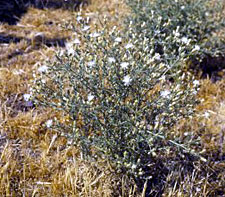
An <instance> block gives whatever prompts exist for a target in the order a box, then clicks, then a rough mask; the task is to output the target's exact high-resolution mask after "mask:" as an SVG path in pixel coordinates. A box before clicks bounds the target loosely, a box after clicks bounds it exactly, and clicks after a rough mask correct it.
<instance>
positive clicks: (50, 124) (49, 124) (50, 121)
mask: <svg viewBox="0 0 225 197" xmlns="http://www.w3.org/2000/svg"><path fill="white" fill-rule="evenodd" d="M52 123H53V120H48V121H47V122H46V126H47V127H48V128H50V127H51V126H52Z"/></svg>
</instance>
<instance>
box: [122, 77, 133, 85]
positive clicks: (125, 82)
mask: <svg viewBox="0 0 225 197" xmlns="http://www.w3.org/2000/svg"><path fill="white" fill-rule="evenodd" d="M131 80H132V79H131V78H130V76H129V75H126V76H125V77H124V78H123V82H124V85H125V86H127V85H129V84H130V82H131Z"/></svg>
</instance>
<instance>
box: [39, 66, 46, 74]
mask: <svg viewBox="0 0 225 197" xmlns="http://www.w3.org/2000/svg"><path fill="white" fill-rule="evenodd" d="M47 70H48V66H46V65H44V66H41V67H39V68H38V72H40V73H43V72H46V71H47Z"/></svg>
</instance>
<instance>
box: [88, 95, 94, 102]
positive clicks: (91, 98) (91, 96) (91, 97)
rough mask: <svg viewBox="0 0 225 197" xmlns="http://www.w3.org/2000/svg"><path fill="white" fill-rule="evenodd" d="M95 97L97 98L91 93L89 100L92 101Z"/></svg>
mask: <svg viewBox="0 0 225 197" xmlns="http://www.w3.org/2000/svg"><path fill="white" fill-rule="evenodd" d="M94 98H95V97H94V96H93V95H91V94H89V95H88V101H89V102H90V101H92V100H93V99H94Z"/></svg>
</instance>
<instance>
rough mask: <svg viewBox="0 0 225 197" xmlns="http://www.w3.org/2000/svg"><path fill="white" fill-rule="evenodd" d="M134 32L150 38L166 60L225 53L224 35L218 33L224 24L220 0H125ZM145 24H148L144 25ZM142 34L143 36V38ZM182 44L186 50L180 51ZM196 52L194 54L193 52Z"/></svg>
mask: <svg viewBox="0 0 225 197" xmlns="http://www.w3.org/2000/svg"><path fill="white" fill-rule="evenodd" d="M126 2H127V4H128V5H129V6H130V7H131V10H132V13H133V14H132V15H131V16H130V17H128V19H127V22H126V23H127V24H129V22H130V21H133V23H134V24H133V25H134V26H135V29H136V30H135V31H137V32H141V33H142V34H143V35H144V37H149V38H151V39H152V42H153V43H154V46H155V51H156V52H158V53H160V54H161V55H163V58H164V59H165V61H168V62H171V61H172V62H173V61H176V59H177V58H179V57H178V56H179V55H182V57H184V56H186V59H187V60H190V59H191V58H195V59H198V60H199V61H201V59H202V58H204V57H205V56H206V55H210V56H216V55H224V51H225V42H224V40H223V39H224V38H222V37H221V38H218V36H216V35H215V32H217V31H219V30H220V29H221V28H224V27H225V17H224V13H223V6H224V2H223V1H220V0H216V1H212V0H126ZM143 24H145V25H143ZM144 37H143V38H144ZM182 45H185V47H184V48H183V49H184V50H183V51H182V53H180V50H181V47H182ZM192 52H195V53H192Z"/></svg>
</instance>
